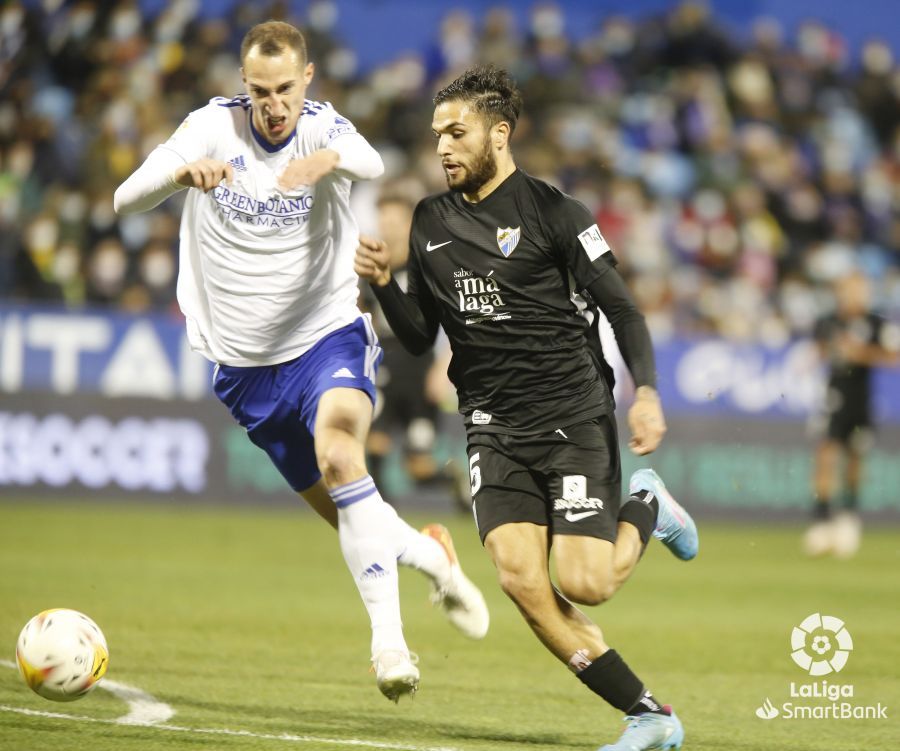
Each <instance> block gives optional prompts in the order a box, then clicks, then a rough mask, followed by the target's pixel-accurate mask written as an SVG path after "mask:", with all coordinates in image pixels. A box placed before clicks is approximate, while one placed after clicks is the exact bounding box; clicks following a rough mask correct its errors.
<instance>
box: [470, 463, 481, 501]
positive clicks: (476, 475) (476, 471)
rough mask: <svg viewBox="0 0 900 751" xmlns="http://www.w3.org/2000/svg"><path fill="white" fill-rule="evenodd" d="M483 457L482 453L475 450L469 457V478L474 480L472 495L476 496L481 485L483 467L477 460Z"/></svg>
mask: <svg viewBox="0 0 900 751" xmlns="http://www.w3.org/2000/svg"><path fill="white" fill-rule="evenodd" d="M480 458H481V454H479V453H478V452H475V453H474V454H472V456H470V457H469V480H470V481H471V482H472V495H473V496H474V495H475V494H476V493H477V492H478V490H479V488H480V487H481V467H479V466H478V464H477V462H478V460H479V459H480Z"/></svg>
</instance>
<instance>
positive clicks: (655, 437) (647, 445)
mask: <svg viewBox="0 0 900 751" xmlns="http://www.w3.org/2000/svg"><path fill="white" fill-rule="evenodd" d="M628 427H629V428H631V440H630V441H629V442H628V446H629V448H630V449H631V450H632V451H633V452H634V453H635V454H638V455H639V456H643V455H644V454H649V453H651V452H652V451H656V448H657V447H658V446H659V443H660V441H662V438H663V436H664V435H665V433H666V419H665V417H663V411H662V405H660V403H659V395H658V394H657V393H656V389H653V388H651V387H649V386H641V387H640V388H638V389H637V392H636V393H635V395H634V404H632V405H631V409H629V410H628Z"/></svg>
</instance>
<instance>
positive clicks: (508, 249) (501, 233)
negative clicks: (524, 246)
mask: <svg viewBox="0 0 900 751" xmlns="http://www.w3.org/2000/svg"><path fill="white" fill-rule="evenodd" d="M520 237H522V228H521V227H516V228H515V229H513V228H512V227H506V228H504V229H500V227H497V245H498V246H499V248H500V252H501V253H503V256H504V257H505V258H509V254H510V253H512V252H513V251H514V250H515V249H516V245H518V244H519V238H520Z"/></svg>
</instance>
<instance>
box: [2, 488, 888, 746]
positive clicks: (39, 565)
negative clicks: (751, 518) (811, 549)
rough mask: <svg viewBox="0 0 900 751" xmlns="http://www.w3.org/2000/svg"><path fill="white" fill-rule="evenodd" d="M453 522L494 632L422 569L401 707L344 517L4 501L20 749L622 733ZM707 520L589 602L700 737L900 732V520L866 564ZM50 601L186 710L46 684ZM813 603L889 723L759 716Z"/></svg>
mask: <svg viewBox="0 0 900 751" xmlns="http://www.w3.org/2000/svg"><path fill="white" fill-rule="evenodd" d="M412 520H413V521H415V522H424V521H427V520H426V519H423V518H417V517H412ZM443 521H445V522H446V523H447V524H448V525H449V526H450V527H451V529H452V531H453V532H454V537H455V541H456V544H457V548H458V550H459V553H460V556H461V558H462V560H463V563H464V565H465V567H466V569H467V570H468V572H469V574H470V575H471V577H472V578H473V579H474V580H475V581H476V582H477V583H478V584H479V585H480V586H481V587H482V588H483V590H484V592H485V594H486V596H487V599H488V603H489V605H490V607H491V613H492V625H491V631H490V633H489V634H488V637H487V638H486V639H485V640H484V641H483V642H477V643H472V642H468V641H467V640H465V639H464V638H463V637H461V636H460V635H458V634H457V633H456V632H454V631H453V630H452V628H451V627H450V626H449V624H447V623H446V622H445V621H444V619H443V617H442V616H441V614H440V613H439V612H436V611H434V610H433V609H432V608H431V606H430V605H429V604H428V601H427V591H428V590H427V586H426V583H425V581H424V580H423V579H422V577H421V576H420V575H418V574H416V573H415V572H411V571H404V572H403V574H402V579H401V586H402V598H403V608H404V620H405V624H406V632H407V637H408V640H409V643H410V646H411V647H412V648H413V649H414V650H415V651H417V652H418V654H419V656H420V668H421V670H422V683H421V688H420V691H419V693H418V695H417V696H416V698H415V700H414V701H411V702H410V701H405V702H401V703H400V705H399V706H395V705H393V704H391V703H389V702H388V701H387V700H385V699H384V698H383V697H382V696H381V695H380V694H379V693H378V691H377V689H376V688H375V682H374V678H373V676H372V675H370V674H369V673H368V672H367V669H368V641H369V636H368V627H367V619H366V616H365V613H364V610H363V607H362V604H361V603H360V602H359V600H358V596H357V594H356V590H355V587H354V585H353V582H352V581H351V579H350V577H349V574H348V573H347V572H346V571H345V569H344V564H343V561H342V559H341V556H340V552H339V550H338V547H337V541H336V539H335V537H334V534H333V533H332V532H331V531H330V530H329V529H328V528H327V527H326V526H325V525H324V524H323V523H322V522H320V521H318V520H317V519H316V518H314V517H313V516H312V515H311V514H306V513H300V512H290V511H287V510H281V511H272V510H265V511H259V512H257V513H252V512H248V511H244V510H235V509H221V508H203V509H196V510H195V509H191V510H185V509H178V508H175V507H158V506H150V505H146V506H143V505H133V506H114V505H75V504H49V503H48V504H31V505H26V504H24V503H15V502H4V503H0V660H3V661H4V662H3V663H2V664H0V749H3V750H10V751H29V750H31V749H49V748H52V749H55V751H68V750H69V749H72V750H73V751H74V750H78V751H82V750H90V751H94V750H95V749H96V750H97V751H105V750H107V749H108V750H110V751H111V750H113V749H115V751H129V750H130V749H141V750H142V751H143V750H144V749H173V750H174V749H191V750H192V751H193V750H196V749H217V750H218V749H225V750H227V749H271V750H272V751H280V750H281V749H297V750H298V751H340V750H341V749H367V748H383V749H408V750H409V751H426V750H427V751H434V750H436V749H442V750H446V749H454V750H458V751H488V750H490V751H503V750H505V749H509V750H510V751H512V750H513V749H515V750H516V751H522V749H526V750H531V749H533V751H544V750H548V749H573V750H575V749H584V750H585V751H589V750H592V749H595V748H596V747H597V746H599V745H602V744H603V743H607V742H612V741H613V740H614V739H615V738H616V737H617V736H618V733H619V730H620V726H621V722H620V716H619V714H618V713H617V712H616V711H614V710H613V709H611V708H609V707H607V706H606V705H605V704H604V703H603V702H602V701H600V700H599V699H597V698H596V697H594V696H593V695H592V694H591V693H590V692H589V691H588V690H587V689H585V688H584V687H583V686H582V685H581V684H580V683H579V682H578V681H577V680H576V679H575V678H574V677H573V676H572V675H571V674H570V673H569V672H568V671H567V670H566V669H565V668H564V667H563V666H562V665H560V664H558V663H556V662H555V661H554V660H553V659H552V658H551V657H550V655H549V654H548V653H546V652H545V651H544V650H543V648H542V647H540V645H539V644H538V642H537V641H536V639H535V638H534V637H533V636H532V635H531V633H530V632H529V631H528V629H527V628H526V626H525V624H524V623H523V622H522V620H521V618H520V616H519V615H518V613H517V611H516V610H515V608H514V607H513V606H512V604H511V603H510V602H508V601H507V600H506V598H505V597H504V596H503V595H502V593H501V592H500V590H499V588H498V587H497V585H496V583H495V578H494V574H493V570H492V567H491V565H490V562H489V561H488V558H487V556H486V554H485V553H484V551H483V550H482V548H481V546H480V544H479V542H478V538H477V535H476V533H475V530H474V527H473V525H472V522H471V520H470V519H468V518H466V517H455V516H454V517H449V518H448V519H445V520H443ZM700 526H701V553H700V557H699V558H698V559H697V560H695V561H693V562H690V563H682V562H680V561H677V560H675V559H674V558H672V556H671V555H669V553H668V552H667V551H666V550H665V549H663V548H662V547H661V546H660V545H659V544H658V543H656V542H653V543H651V547H650V549H649V550H648V552H647V555H646V556H645V557H644V560H643V561H642V562H641V563H640V565H639V567H638V570H637V572H636V573H635V575H634V577H633V578H632V580H631V581H630V582H628V583H627V585H626V586H625V587H624V589H622V590H621V591H620V592H619V593H618V594H617V595H616V597H615V598H614V599H613V600H612V601H611V602H609V603H607V604H605V605H603V606H601V607H599V608H593V609H589V612H590V613H591V615H592V616H593V617H594V618H595V619H596V620H597V621H598V622H599V623H600V625H601V626H602V627H603V628H604V631H605V634H606V638H607V640H608V641H609V642H610V643H611V644H612V645H613V646H615V647H616V648H617V649H618V650H619V651H620V652H621V653H622V655H623V656H624V657H625V659H626V660H627V661H628V662H629V664H630V665H631V666H632V668H634V670H635V672H637V673H638V675H640V676H641V677H642V678H643V680H644V681H645V682H646V683H647V684H648V686H649V687H650V688H651V689H652V690H653V692H654V694H655V695H656V696H657V697H659V698H660V699H661V700H663V701H665V702H670V703H672V704H674V705H675V707H676V709H677V710H678V712H679V714H680V716H681V717H682V720H683V721H684V724H685V729H686V734H687V737H686V741H685V745H684V748H685V749H690V750H691V751H694V750H696V751H700V750H703V751H730V750H737V751H777V750H780V749H784V750H785V751H788V750H789V751H850V750H855V749H867V750H868V749H888V748H893V747H894V746H895V745H896V744H897V742H898V740H900V722H898V720H897V717H898V716H900V576H898V574H897V571H898V569H900V531H898V530H897V529H896V528H890V527H888V528H883V529H878V528H875V525H871V528H869V529H867V530H866V534H865V538H864V544H863V549H862V551H861V552H860V554H859V556H858V557H856V558H855V559H853V560H851V561H835V560H820V561H809V560H806V559H804V558H803V557H802V556H801V555H800V553H799V545H798V541H799V534H800V529H799V528H797V527H765V526H753V525H724V524H701V525H700ZM48 607H71V608H76V609H79V610H83V611H84V612H86V613H87V614H88V615H90V616H91V617H92V618H94V619H95V620H96V621H97V622H98V623H99V624H100V626H101V628H102V629H103V630H104V632H105V634H106V637H107V640H108V641H109V646H110V655H111V667H110V671H109V673H108V677H109V679H111V680H114V681H118V682H121V683H125V684H128V685H131V686H135V687H138V688H140V689H141V690H143V691H145V692H148V693H149V694H151V695H152V696H153V697H155V698H156V699H158V700H159V701H163V702H166V703H168V704H169V705H171V706H172V708H174V710H175V711H176V714H175V716H174V717H172V719H171V720H168V721H167V723H166V727H163V728H160V727H133V726H131V727H130V726H123V725H119V724H116V723H115V722H114V721H115V719H116V718H119V717H121V716H123V715H124V714H125V713H126V712H127V708H126V706H125V704H124V703H123V701H122V700H121V699H120V698H117V697H116V696H113V695H112V694H110V693H109V692H107V691H103V690H97V691H95V692H94V693H92V694H91V695H89V696H88V697H86V698H84V699H82V700H80V701H78V702H74V703H70V704H56V703H53V702H48V701H45V700H44V699H41V698H40V697H38V696H36V695H34V694H32V693H31V692H30V691H29V690H28V689H27V688H26V687H25V684H24V683H23V682H22V680H21V679H20V677H19V675H18V672H17V671H16V670H14V669H12V668H10V667H9V665H8V663H9V662H10V661H11V660H13V659H14V649H15V641H16V637H17V635H18V633H19V630H20V629H21V628H22V626H23V625H24V624H25V622H26V621H27V620H28V618H30V617H31V616H32V615H33V614H35V613H36V612H38V611H40V610H43V609H45V608H48ZM814 612H820V613H824V614H830V615H835V616H838V617H840V618H842V619H843V620H844V621H845V622H846V626H847V628H848V630H849V631H850V632H851V635H852V637H853V640H854V649H853V652H852V653H851V655H850V659H849V662H848V664H847V666H846V667H845V668H844V670H843V671H842V672H841V673H840V674H837V675H835V674H832V675H831V676H827V678H826V679H827V680H829V682H830V683H840V684H852V685H853V687H854V697H853V699H849V700H845V701H851V702H853V703H854V704H858V705H866V704H872V705H874V704H877V703H878V702H880V703H881V704H882V705H884V706H886V707H887V714H888V719H886V720H884V719H881V720H849V719H843V720H840V719H838V720H835V719H809V720H787V719H784V718H778V719H774V720H771V721H766V720H762V719H759V718H757V717H756V716H755V709H756V708H757V707H759V706H760V705H761V704H762V702H763V701H764V700H765V699H767V698H768V699H769V700H771V702H772V703H773V704H774V705H775V706H780V705H781V704H782V703H783V702H785V701H791V699H790V697H789V690H790V684H791V682H794V683H796V684H801V683H810V682H812V679H810V678H809V677H808V676H806V675H805V673H804V672H803V671H802V670H801V669H800V668H798V667H797V666H796V665H794V663H793V662H792V661H791V658H790V654H789V653H790V642H789V639H790V632H791V629H792V627H793V626H795V625H797V624H799V623H800V621H801V620H803V619H804V618H805V617H806V616H807V615H809V614H810V613H814ZM795 701H800V700H795ZM805 701H807V702H808V703H810V704H824V703H827V702H826V701H825V700H815V699H813V700H805ZM23 709H24V710H35V711H37V712H58V713H64V714H67V715H76V716H78V717H80V718H82V719H79V720H72V719H69V718H63V717H49V716H46V715H44V714H25V713H23V712H22V711H21V710H23ZM225 729H227V730H230V731H234V732H235V733H236V734H232V735H228V734H224V733H221V732H218V731H221V730H225ZM211 731H215V732H211Z"/></svg>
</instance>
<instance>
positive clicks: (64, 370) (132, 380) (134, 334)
mask: <svg viewBox="0 0 900 751" xmlns="http://www.w3.org/2000/svg"><path fill="white" fill-rule="evenodd" d="M609 336H611V335H609ZM605 349H606V351H607V352H612V353H614V354H613V355H612V356H611V359H612V360H613V362H614V366H615V368H616V371H617V380H618V381H619V385H618V386H617V394H616V395H617V400H618V401H619V402H620V403H628V402H629V401H630V395H629V393H628V391H629V386H628V380H629V379H628V376H627V373H625V371H624V366H623V365H622V363H621V359H620V358H619V357H618V353H616V352H615V346H614V342H612V341H607V342H606V345H605ZM656 358H657V370H658V372H659V390H660V394H661V396H662V399H663V404H664V405H665V409H666V413H667V414H669V415H672V416H676V415H681V416H690V415H694V416H698V417H737V416H742V417H750V418H765V419H780V420H795V421H796V420H805V419H806V418H808V417H809V416H811V415H813V414H815V413H816V412H817V411H818V410H819V408H820V405H821V404H822V400H823V393H824V385H825V384H824V372H823V369H822V366H821V363H820V362H819V359H818V357H817V354H816V349H815V346H814V345H813V344H812V342H810V341H794V342H790V343H788V344H787V345H784V346H779V347H771V348H770V347H764V346H761V345H758V344H753V345H745V344H738V343H734V342H729V341H725V340H720V339H704V340H686V339H672V340H669V341H666V342H661V343H657V346H656ZM211 379H212V364H211V363H209V362H207V361H206V360H205V359H204V358H203V357H201V356H200V355H198V354H196V353H195V352H192V351H191V349H190V347H189V345H188V343H187V338H186V336H185V332H184V322H183V321H182V320H180V319H179V318H177V317H174V316H163V315H154V316H133V315H127V314H124V313H108V312H105V311H96V310H94V311H82V312H71V311H68V310H65V309H52V308H41V307H21V306H20V307H15V306H0V391H3V392H7V393H18V392H36V391H43V392H52V393H55V394H72V393H79V394H81V393H87V394H99V395H102V396H108V397H138V398H153V399H184V400H188V401H192V400H198V399H203V398H205V397H207V396H209V395H210V394H211ZM875 408H876V415H877V418H878V420H879V422H890V423H900V369H883V370H880V371H877V372H876V374H875Z"/></svg>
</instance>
